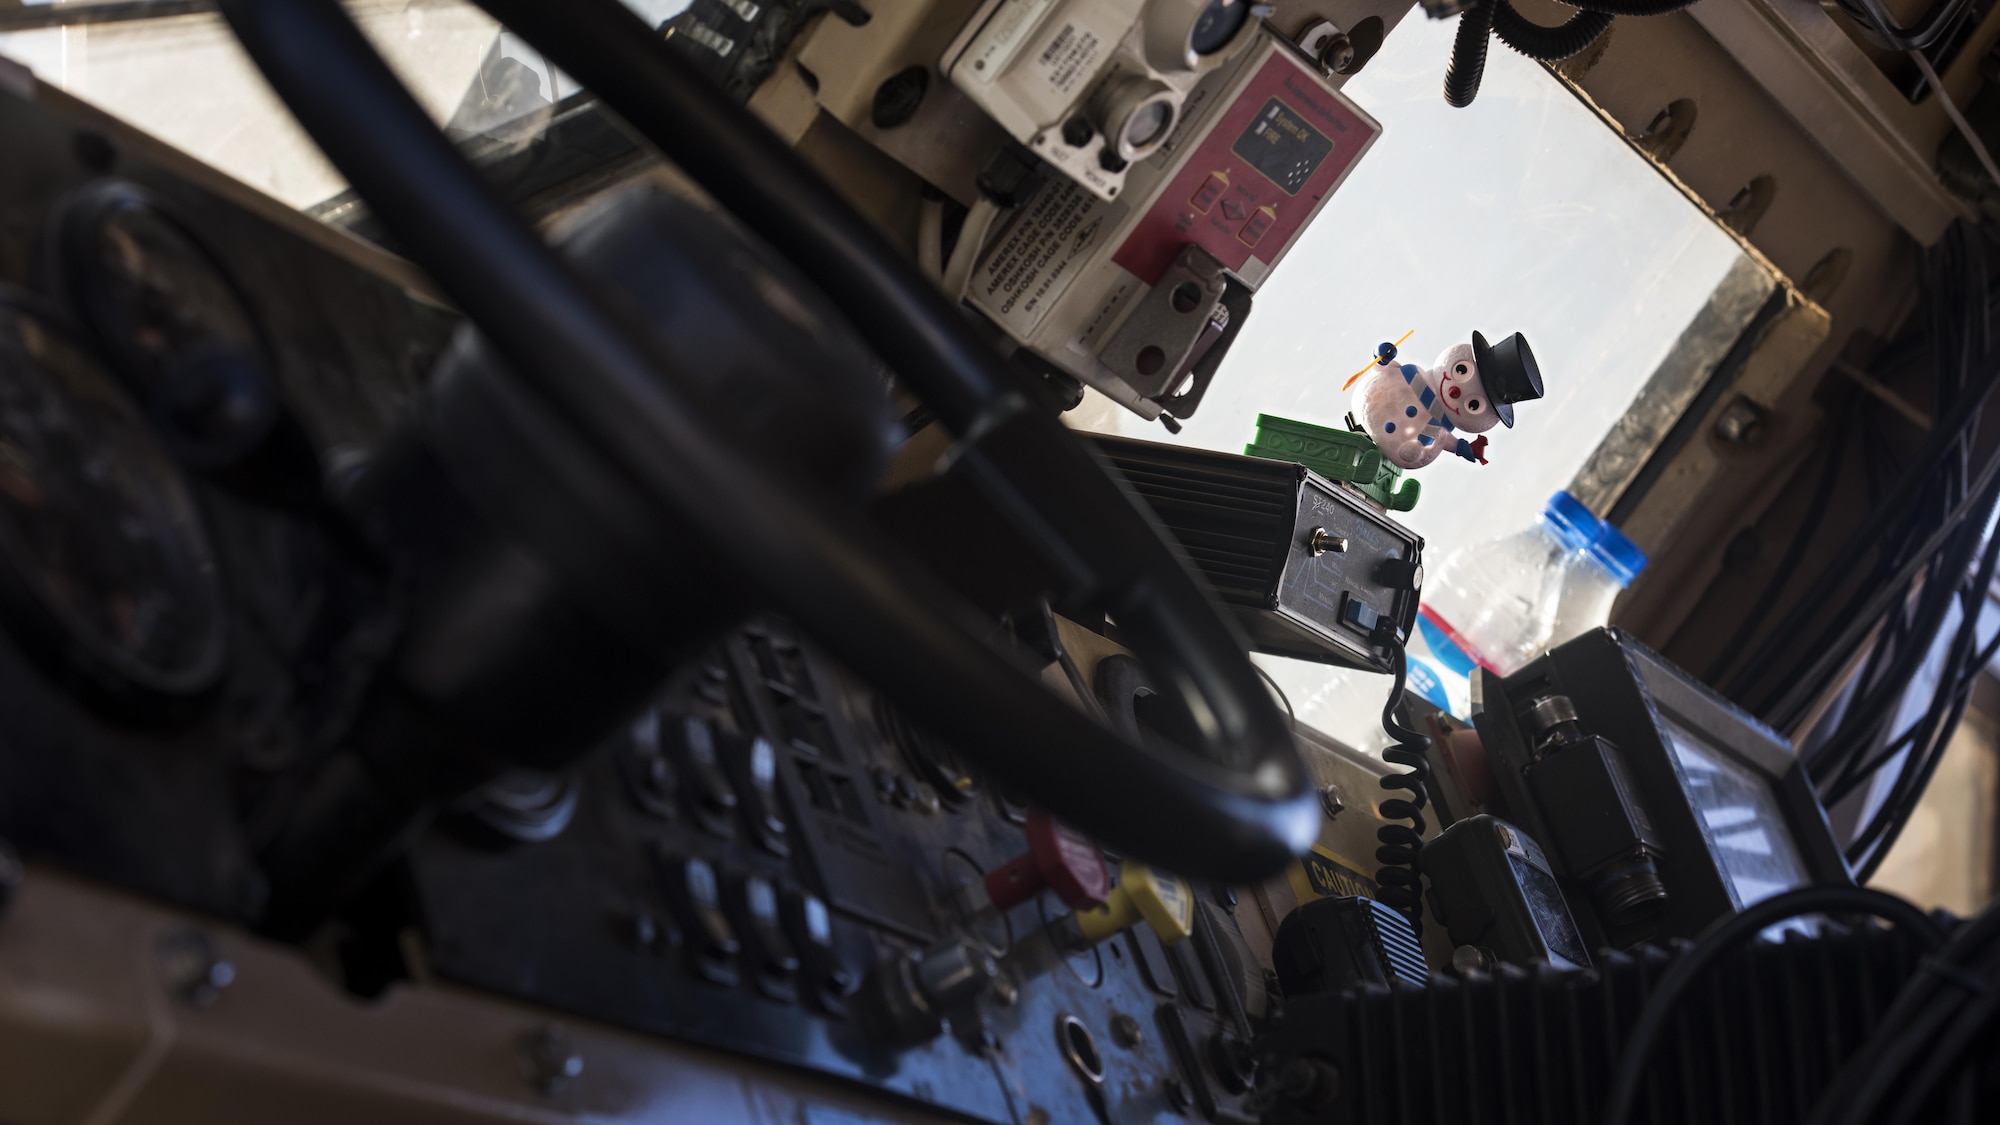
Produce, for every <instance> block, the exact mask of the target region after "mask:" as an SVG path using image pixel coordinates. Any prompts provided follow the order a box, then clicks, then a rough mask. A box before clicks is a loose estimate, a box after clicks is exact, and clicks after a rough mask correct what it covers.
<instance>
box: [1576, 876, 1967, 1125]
mask: <svg viewBox="0 0 2000 1125" xmlns="http://www.w3.org/2000/svg"><path fill="white" fill-rule="evenodd" d="M1821 913H1827V914H1834V913H1839V914H1863V915H1868V916H1871V917H1875V918H1881V919H1884V920H1885V921H1888V922H1889V923H1891V924H1893V925H1894V926H1896V927H1897V928H1898V929H1900V930H1904V931H1905V932H1907V933H1909V934H1910V935H1911V936H1912V937H1913V938H1915V939H1916V940H1918V941H1920V942H1922V943H1923V944H1924V946H1925V947H1926V949H1927V950H1936V949H1937V948H1938V947H1939V946H1941V945H1943V944H1944V933H1943V932H1942V931H1941V930H1939V929H1938V926H1937V923H1936V922H1934V921H1932V920H1931V919H1930V917H1929V916H1927V915H1926V914H1924V912H1923V911H1921V910H1919V909H1917V908H1916V907H1915V906H1912V905H1910V904H1909V903H1908V902H1905V901H1904V900H1902V899H1900V898H1897V897H1896V896H1894V895H1890V894H1884V893H1883V892H1881V891H1875V890H1869V889H1868V888H1866V887H1847V886H1824V887H1801V888H1799V889H1798V890H1793V891H1787V892H1785V893H1783V894H1779V895H1773V896H1772V897H1770V898H1767V899H1765V900H1763V901H1762V902H1758V903H1755V904H1753V905H1751V906H1749V907H1747V908H1745V909H1744V910H1743V911H1742V912H1741V913H1739V914H1733V915H1729V916H1727V917H1725V918H1722V919H1720V920H1719V921H1717V922H1716V923H1715V924H1714V925H1712V926H1710V927H1709V929H1708V931H1707V932H1706V933H1704V934H1703V935H1702V936H1701V937H1700V938H1699V939H1697V940H1696V941H1695V943H1694V944H1693V945H1692V946H1690V947H1689V948H1688V949H1687V951H1686V952H1684V953H1682V954H1681V955H1680V956H1679V957H1678V958H1676V959H1675V961H1674V963H1673V965H1672V966H1671V967H1669V968H1668V969H1667V972H1666V975H1665V976H1662V977H1661V978H1660V980H1659V982H1658V983H1657V984H1655V985H1654V986H1653V990H1652V994H1651V995H1650V996H1649V997H1648V998H1647V1000H1646V1006H1645V1007H1644V1008H1642V1009H1640V1012H1639V1018H1638V1019H1637V1020H1636V1021H1634V1022H1633V1024H1632V1029H1631V1031H1629V1032H1628V1033H1627V1034H1626V1039H1625V1049H1624V1051H1623V1052H1622V1053H1621V1054H1620V1055H1619V1058H1618V1069H1617V1071H1616V1073H1615V1076H1614V1077H1613V1079H1612V1082H1611V1093H1610V1096H1609V1097H1608V1098H1607V1099H1606V1109H1605V1113H1604V1118H1603V1120H1604V1125H1625V1123H1626V1122H1627V1121H1629V1120H1630V1119H1631V1117H1632V1107H1633V1104H1634V1103H1635V1102H1637V1101H1638V1098H1639V1085H1640V1083H1641V1082H1643V1081H1644V1080H1645V1077H1646V1063H1647V1062H1648V1061H1649V1060H1650V1059H1651V1057H1652V1054H1653V1048H1654V1045H1655V1044H1656V1043H1657V1041H1658V1040H1659V1038H1660V1036H1661V1034H1662V1033H1664V1032H1665V1031H1666V1030H1667V1024H1668V1021H1669V1020H1670V1019H1671V1018H1672V1017H1673V1014H1674V1011H1675V1009H1676V1008H1678V1007H1679V1006H1680V1003H1681V1001H1682V1000H1683V999H1684V998H1685V997H1686V995H1687V994H1688V992H1689V990H1690V989H1691V988H1692V987H1693V986H1694V984H1695V983H1696V982H1697V981H1698V980H1700V979H1701V977H1702V976H1703V974H1705V973H1707V972H1708V970H1709V969H1710V968H1711V967H1712V966H1714V964H1715V963H1716V962H1717V961H1719V960H1720V959H1721V958H1722V957H1723V956H1724V955H1726V954H1728V953H1730V952H1731V951H1732V950H1734V949H1735V948H1736V947H1737V946H1738V945H1741V944H1742V943H1744V942H1746V941H1748V940H1750V939H1751V938H1754V937H1756V936H1757V935H1758V934H1760V933H1762V932H1763V931H1764V930H1766V929H1769V928H1770V927H1772V926H1774V925H1777V924H1778V923H1779V922H1783V921H1786V920H1788V919H1792V918H1797V917H1799V916H1800V915H1803V914H1821Z"/></svg>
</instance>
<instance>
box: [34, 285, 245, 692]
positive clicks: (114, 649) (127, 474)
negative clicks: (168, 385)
mask: <svg viewBox="0 0 2000 1125" xmlns="http://www.w3.org/2000/svg"><path fill="white" fill-rule="evenodd" d="M0 611H4V613H5V616H6V618H7V623H8V624H9V625H10V626H11V627H12V629H13V631H14V633H15V634H16V636H18V637H19V638H20V639H21V640H22V641H23V642H24V645H25V647H26V648H28V650H29V651H30V652H31V653H33V654H34V655H36V656H37V657H39V658H41V659H43V660H44V662H45V663H48V662H53V663H55V664H56V665H58V671H59V672H60V673H61V674H62V678H64V679H65V680H70V681H74V680H76V679H77V678H79V677H81V679H82V680H83V681H84V682H85V684H86V685H87V686H88V687H89V688H92V689H95V690H96V691H97V692H99V693H104V692H108V693H109V694H110V695H111V696H112V697H114V698H116V699H118V700H121V701H130V702H142V701H144V702H150V701H158V700H161V699H171V698H177V697H186V696H190V695H194V694H198V693H200V692H202V691H204V690H206V689H207V688H209V687H210V686H212V685H213V684H214V682H215V680H216V678H217V676H218V675H219V673H220V671H221V667H222V655H223V646H224V624H225V623H224V615H223V599H222V591H221V586H220V581H219V577H218V575H217V572H216V566H215V557H214V553H213V551H212V550H211V549H210V546H209V542H208V538H207V535H206V533H205V531H204V530H203V528H202V524H201V521H200V517H199V513H198V512H197V510H196V508H195V504H194V499H193V497H192V495H191V493H190V491H189V488H188V484H187V481H186V479H185V478H184V477H183V476H182V474H181V472H180V470H179V468H178V467H177V466H176V465H175V463H174V461H173V459H172V458H171V457H170V456H169V455H168V454H167V451H166V449H165V448H164V447H163V446H162V444H161V443H160V441H159V439H158V438H157V437H156V436H155V434H154V433H153V431H152V429H151V427H149V426H148V425H147V422H146V419H145V417H144V416H143V415H142V414H141V413H140V411H139V410H138V408H137V407H136V406H135V405H134V404H133V402H132V400H131V399H130V398H129V397H128V396H127V395H126V394H125V393H124V391H123V390H122V389H121V388H120V387H119V386H118V384H117V383H116V382H115V381H113V380H112V379H111V377H110V376H109V375H108V374H107V373H106V372H105V371H104V370H103V369H102V368H101V367H99V366H98V365H97V363H96V362H95V361H94V360H93V359H92V358H91V356H90V354H89V353H87V352H85V351H84V350H83V349H82V348H81V347H79V346H78V345H77V344H75V343H74V342H73V341H72V340H71V339H69V338H68V337H67V336H66V335H65V333H64V332H63V330H62V329H61V328H60V327H59V326H58V324H57V322H56V321H55V320H54V319H53V318H52V317H51V316H50V315H49V314H48V313H47V312H45V311H44V310H42V309H41V308H40V307H39V306H38V305H37V304H35V303H33V302H32V301H31V300H30V299H28V298H25V297H20V296H16V295H13V294H7V293H4V292H0Z"/></svg>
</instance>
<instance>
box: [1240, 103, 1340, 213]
mask: <svg viewBox="0 0 2000 1125" xmlns="http://www.w3.org/2000/svg"><path fill="white" fill-rule="evenodd" d="M1230 151H1232V152H1234V153H1235V154H1236V155H1238V156H1240V157H1242V158H1243V159H1245V160H1248V161H1249V162H1250V166H1251V167H1253V168H1255V169H1257V170H1258V171H1259V172H1262V173H1263V174H1264V178H1265V179H1267V180H1269V181H1271V182H1272V183H1274V184H1276V185H1278V187H1279V188H1280V189H1282V190H1283V191H1284V193H1285V194H1286V195H1297V194H1298V193H1299V189H1300V188H1302V187H1304V186H1306V181H1307V180H1310V179H1312V174H1313V173H1314V172H1317V171H1318V170H1319V166H1320V162H1321V161H1324V160H1325V159H1326V157H1327V154H1328V153H1330V152H1332V151H1333V142H1332V141H1331V140H1329V139H1328V138H1327V136H1326V134H1324V133H1322V132H1320V131H1319V130H1317V129H1315V128H1313V127H1312V126H1311V125H1308V124H1306V119H1305V118H1303V117H1300V116H1299V115H1298V114H1297V113H1296V112H1294V111H1293V110H1292V107H1290V106H1288V105H1286V104H1285V103H1284V102H1281V101H1279V100H1278V99H1276V98H1272V99H1271V100H1270V101H1268V102H1265V103H1264V111H1263V112H1262V113H1259V114H1258V115H1257V117H1256V119H1255V120H1253V121H1251V122H1250V127H1249V128H1247V129H1245V130H1243V135H1242V136H1240V137H1237V138H1236V143H1235V144H1233V145H1231V146H1230Z"/></svg>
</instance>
